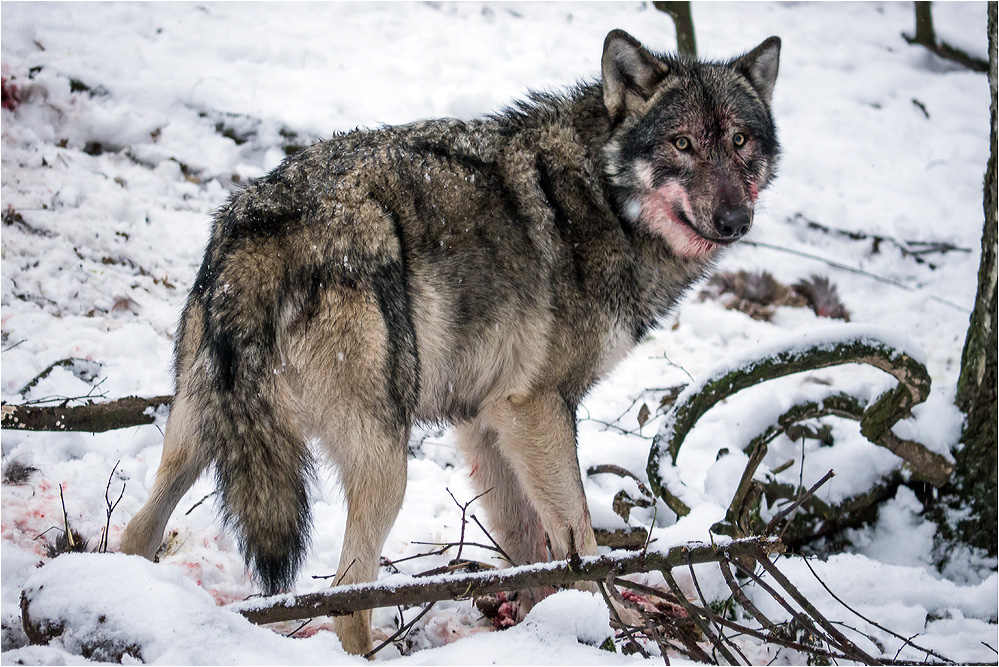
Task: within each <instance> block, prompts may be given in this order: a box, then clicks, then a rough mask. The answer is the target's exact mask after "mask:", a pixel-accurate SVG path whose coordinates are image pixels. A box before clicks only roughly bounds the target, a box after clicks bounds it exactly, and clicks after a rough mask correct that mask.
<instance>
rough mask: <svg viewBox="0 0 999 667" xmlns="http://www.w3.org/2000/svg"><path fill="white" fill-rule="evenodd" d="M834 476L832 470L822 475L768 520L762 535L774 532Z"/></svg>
mask: <svg viewBox="0 0 999 667" xmlns="http://www.w3.org/2000/svg"><path fill="white" fill-rule="evenodd" d="M803 463H804V462H803ZM835 476H836V473H835V472H833V471H832V470H830V471H829V472H827V473H826V474H825V475H823V476H822V479H820V480H819V481H817V482H816V483H815V484H813V485H812V487H811V488H810V489H808V491H805V492H804V493H803V494H802V495H801V497H800V498H798V499H797V500H795V501H794V502H793V503H791V504H790V505H788V506H787V507H785V508H784V509H782V510H781V511H780V512H779V513H778V514H777V515H776V516H775V517H774V518H772V519H770V522H769V523H768V524H767V527H766V530H765V531H764V533H765V534H767V535H770V534H772V533H773V532H774V530H776V528H777V526H778V525H780V522H781V521H783V520H784V517H786V516H788V515H789V514H790V513H791V512H793V511H794V510H796V509H798V508H799V507H801V505H802V503H804V502H805V501H807V500H808V499H809V498H811V497H812V496H814V495H815V492H816V491H818V490H819V487H821V486H822V485H823V484H825V483H826V482H828V481H829V480H830V479H832V478H833V477H835Z"/></svg>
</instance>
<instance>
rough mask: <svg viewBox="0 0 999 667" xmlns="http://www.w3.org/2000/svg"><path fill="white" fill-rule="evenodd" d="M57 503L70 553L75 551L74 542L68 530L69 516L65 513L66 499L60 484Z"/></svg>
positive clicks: (71, 532)
mask: <svg viewBox="0 0 999 667" xmlns="http://www.w3.org/2000/svg"><path fill="white" fill-rule="evenodd" d="M59 502H60V503H62V522H63V525H65V526H66V531H65V535H66V546H67V548H68V549H69V550H70V551H76V542H75V541H74V540H73V531H71V530H70V529H69V515H68V514H67V513H66V499H65V498H64V497H63V495H62V484H60V485H59Z"/></svg>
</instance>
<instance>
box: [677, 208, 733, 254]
mask: <svg viewBox="0 0 999 667" xmlns="http://www.w3.org/2000/svg"><path fill="white" fill-rule="evenodd" d="M673 214H674V215H675V218H674V219H675V220H676V221H677V222H679V223H680V224H682V225H683V226H685V227H687V229H688V230H690V231H691V232H693V233H694V234H696V235H697V236H699V237H700V238H701V239H703V240H705V241H708V242H710V243H714V244H716V245H720V246H727V245H732V244H733V243H735V242H736V241H737V240H738V239H723V238H717V237H714V236H708V235H707V234H704V233H703V232H701V231H700V230H699V229H697V227H696V226H694V221H693V220H691V219H690V217H689V216H688V215H687V214H686V212H685V211H683V210H682V209H680V208H677V207H673Z"/></svg>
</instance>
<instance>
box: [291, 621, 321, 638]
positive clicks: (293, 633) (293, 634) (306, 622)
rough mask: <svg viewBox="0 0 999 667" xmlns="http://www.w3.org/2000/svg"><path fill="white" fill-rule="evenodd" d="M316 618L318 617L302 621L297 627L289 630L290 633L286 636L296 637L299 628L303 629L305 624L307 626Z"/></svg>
mask: <svg viewBox="0 0 999 667" xmlns="http://www.w3.org/2000/svg"><path fill="white" fill-rule="evenodd" d="M314 620H316V619H314V618H310V619H309V620H307V621H305V622H303V623H301V624H300V625H299V626H298V627H297V628H295V629H294V630H292V631H291V632H289V633H288V634H286V635H285V637H294V636H295V633H297V632H298V631H299V630H301V629H302V628H304V627H305V626H307V625H308V624H309V623H311V622H312V621H314Z"/></svg>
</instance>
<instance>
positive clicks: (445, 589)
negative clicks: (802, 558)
mask: <svg viewBox="0 0 999 667" xmlns="http://www.w3.org/2000/svg"><path fill="white" fill-rule="evenodd" d="M783 550H784V545H783V544H782V543H781V541H780V540H779V539H775V538H753V539H748V540H739V541H736V542H732V543H730V544H727V545H724V546H715V545H706V544H687V545H683V546H678V547H674V548H672V549H670V550H669V551H668V552H666V553H659V552H647V553H638V554H631V555H627V556H614V555H610V556H599V557H587V558H582V559H579V561H578V565H576V564H573V563H569V562H566V561H557V562H553V563H542V564H534V565H526V566H522V567H515V568H509V569H503V570H492V571H489V572H476V573H472V574H464V575H459V576H454V575H440V576H436V577H426V578H422V579H419V580H416V579H407V580H404V581H402V582H401V583H394V582H386V583H370V584H358V585H353V586H344V587H340V588H332V589H330V590H328V591H320V592H316V593H306V594H303V595H296V596H291V595H281V596H275V597H271V598H263V599H253V600H247V601H244V602H238V603H235V604H233V605H230V607H229V608H230V609H232V610H233V611H236V612H238V613H240V614H242V615H243V616H245V617H246V618H247V619H249V620H250V621H251V622H252V623H258V624H262V623H277V622H280V621H293V620H302V619H306V618H312V617H314V616H342V615H346V614H351V613H354V612H356V611H362V610H365V609H373V608H375V607H394V606H399V605H416V604H427V603H428V602H434V601H437V600H462V599H468V598H473V597H478V596H482V595H488V594H490V593H499V592H503V591H517V590H524V589H530V588H541V587H545V586H570V585H572V584H575V583H577V582H580V581H592V582H600V581H604V580H605V579H606V578H607V577H608V575H613V576H615V577H617V576H621V575H625V574H635V573H638V572H648V571H650V570H659V571H668V570H670V569H671V568H674V567H677V566H681V565H682V566H686V565H687V563H693V564H699V563H710V562H718V561H719V560H721V559H722V558H729V559H739V558H742V557H750V558H753V559H755V558H758V557H759V556H760V554H761V553H767V554H770V553H782V552H783Z"/></svg>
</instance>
